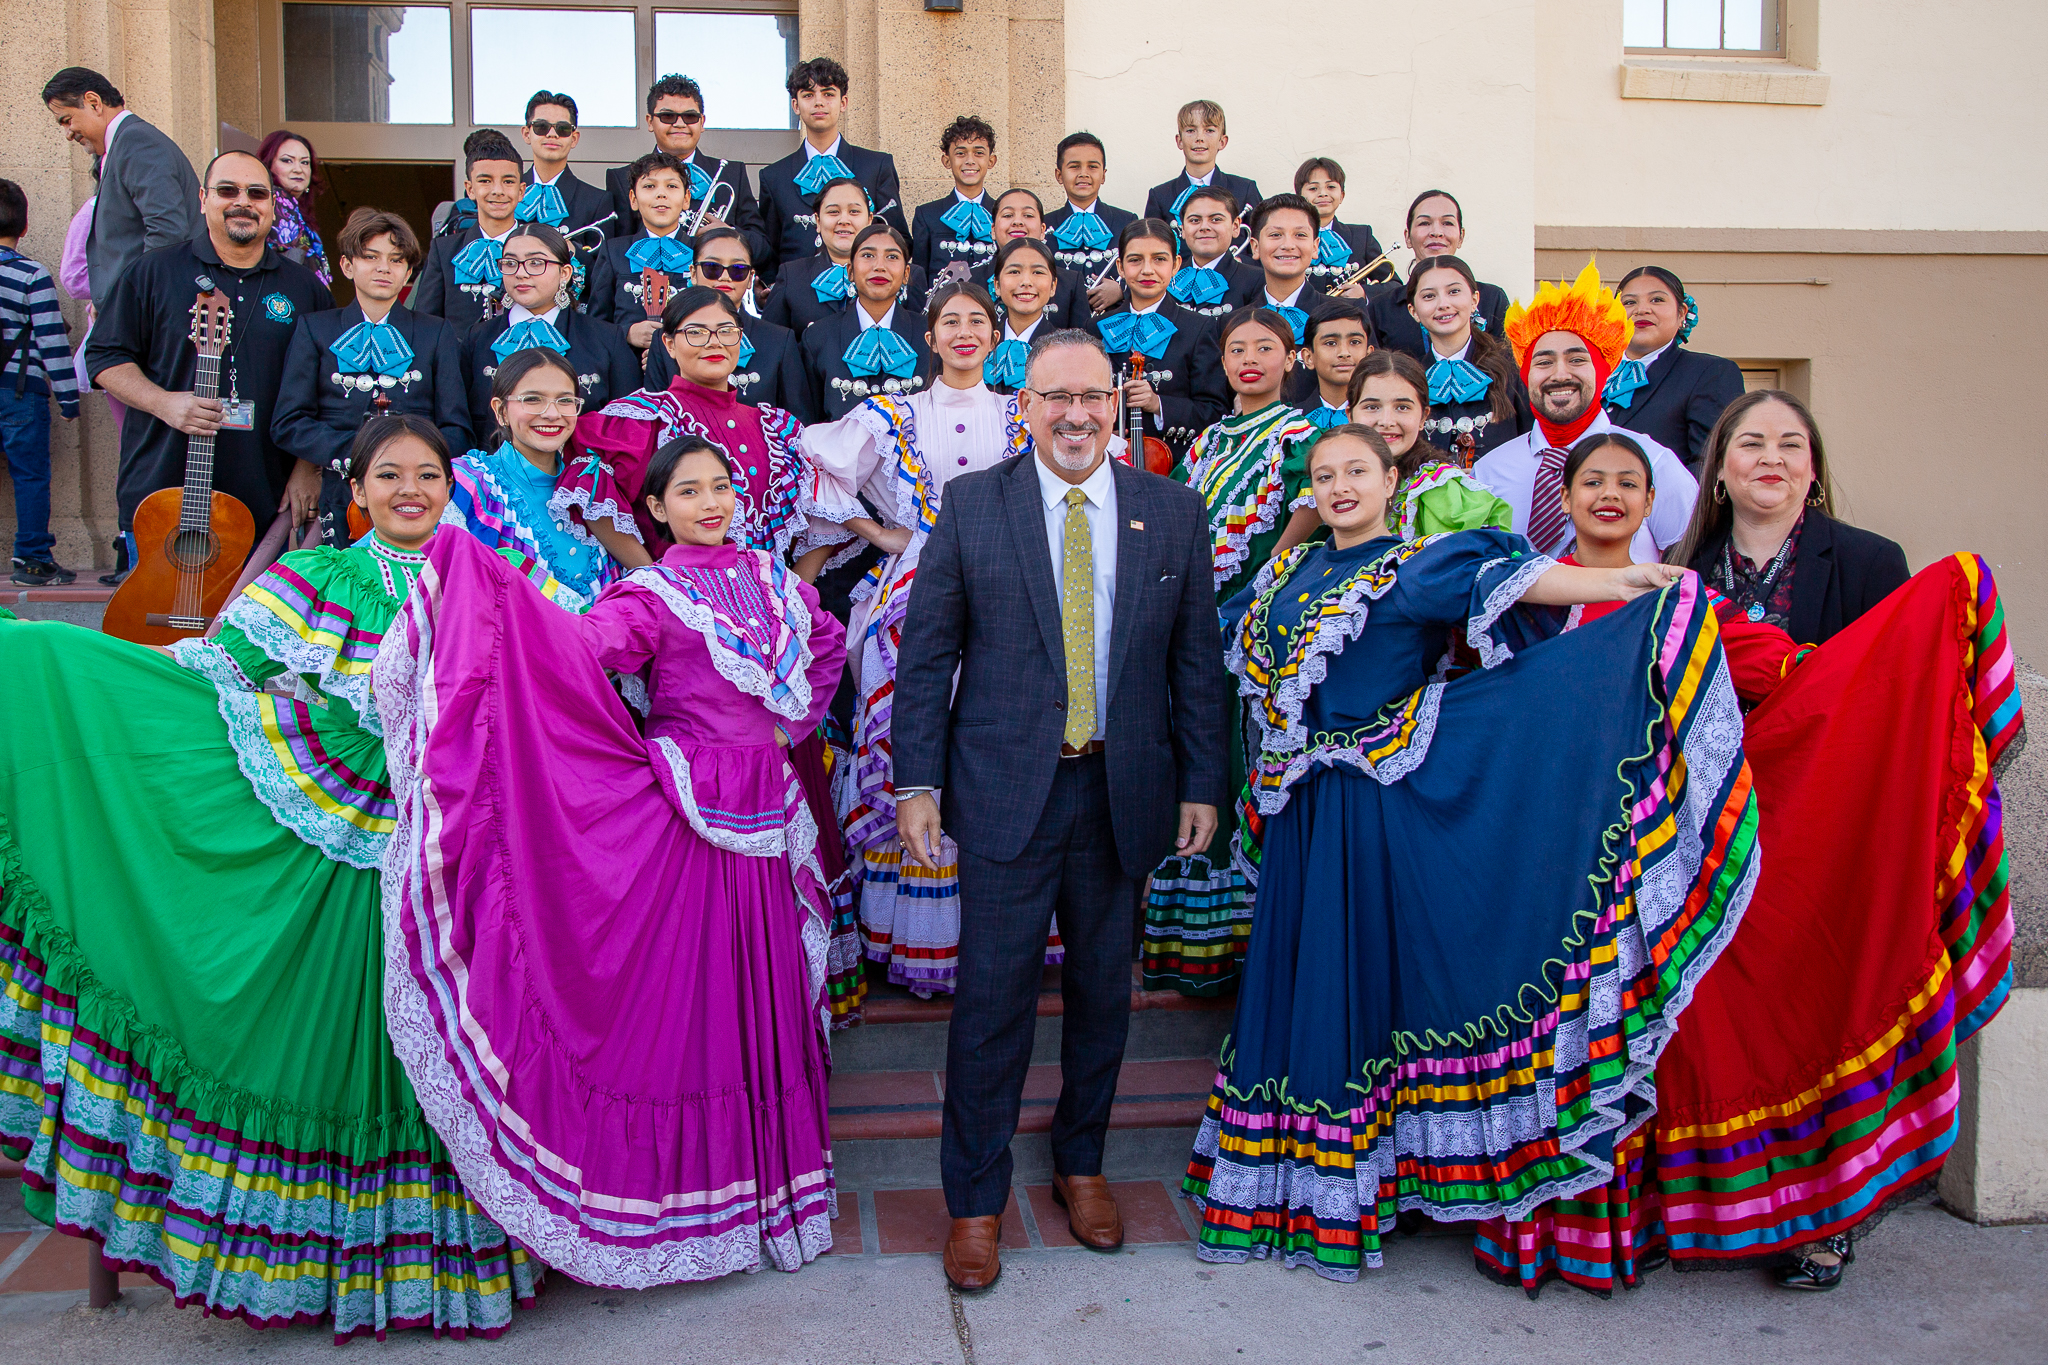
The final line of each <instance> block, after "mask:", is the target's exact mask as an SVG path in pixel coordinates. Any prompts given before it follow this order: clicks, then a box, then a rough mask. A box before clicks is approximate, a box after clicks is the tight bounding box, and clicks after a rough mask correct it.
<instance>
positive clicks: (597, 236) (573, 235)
mask: <svg viewBox="0 0 2048 1365" xmlns="http://www.w3.org/2000/svg"><path fill="white" fill-rule="evenodd" d="M618 216H619V215H618V214H616V213H607V214H606V215H605V216H604V217H602V218H600V219H598V220H597V221H596V222H594V223H585V224H584V225H583V226H582V227H580V228H577V229H576V230H575V231H574V232H565V233H563V234H562V240H563V241H565V242H567V243H568V244H569V245H570V246H572V247H575V248H576V249H577V250H578V251H584V252H589V251H595V250H597V249H598V248H599V247H601V246H603V245H604V225H605V224H606V223H610V222H615V221H617V219H618ZM579 237H588V238H590V245H589V246H584V245H582V244H581V243H579V242H578V241H577V240H576V239H577V238H579Z"/></svg>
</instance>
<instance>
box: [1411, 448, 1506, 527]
mask: <svg viewBox="0 0 2048 1365" xmlns="http://www.w3.org/2000/svg"><path fill="white" fill-rule="evenodd" d="M1402 492H1403V498H1402V503H1401V512H1400V524H1399V525H1398V526H1396V527H1394V528H1393V530H1394V533H1395V534H1396V535H1398V536H1400V537H1401V539H1403V540H1419V539H1421V538H1422V537H1423V536H1434V535H1442V534H1444V533H1446V532H1449V531H1477V530H1481V529H1487V528H1491V529H1493V530H1496V531H1506V530H1510V529H1512V528H1513V526H1514V517H1515V510H1514V509H1513V508H1512V507H1510V506H1508V505H1507V503H1505V502H1503V501H1502V500H1501V499H1500V498H1498V497H1496V496H1495V495H1494V493H1493V490H1492V489H1490V488H1488V487H1487V486H1486V485H1485V484H1483V483H1481V482H1479V480H1477V479H1475V478H1473V477H1472V476H1471V475H1470V474H1467V473H1466V472H1465V471H1464V470H1462V469H1460V468H1458V467H1457V466H1456V465H1454V464H1448V463H1434V464H1431V465H1428V466H1425V467H1424V468H1423V469H1421V470H1419V471H1417V472H1416V473H1415V474H1414V475H1413V476H1412V477H1411V486H1410V487H1409V488H1406V489H1403V490H1402Z"/></svg>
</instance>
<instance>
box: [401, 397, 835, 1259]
mask: <svg viewBox="0 0 2048 1365" xmlns="http://www.w3.org/2000/svg"><path fill="white" fill-rule="evenodd" d="M643 500H644V502H645V503H646V505H647V507H648V509H649V511H650V512H651V513H652V515H653V516H654V518H655V519H656V520H657V521H659V522H662V523H665V524H666V526H667V527H668V528H669V529H670V530H671V531H672V532H673V534H674V536H675V538H676V542H677V543H676V544H675V545H673V546H672V547H670V548H669V550H668V551H667V553H666V554H664V555H663V556H662V558H661V559H660V561H659V562H657V563H655V564H653V565H650V566H648V567H646V568H642V569H636V570H634V571H633V572H631V573H629V574H628V575H626V577H625V578H623V579H622V580H621V581H619V582H618V583H615V584H613V585H612V586H610V587H609V588H607V589H605V591H604V593H603V594H602V595H601V596H600V597H599V598H598V601H597V603H596V605H595V606H593V607H592V608H591V610H590V612H589V614H588V615H585V616H581V617H574V616H571V615H569V614H567V613H565V612H563V611H561V610H560V609H559V608H558V607H556V606H554V605H552V604H551V603H549V602H548V601H546V600H545V599H544V598H542V597H541V595H540V594H539V593H537V592H534V591H531V589H530V585H527V584H525V583H523V582H521V581H518V575H517V573H516V572H501V571H500V569H499V568H498V567H497V566H498V565H499V564H500V563H502V561H500V560H499V559H497V558H496V557H495V556H493V555H491V554H490V553H489V552H488V551H486V550H484V549H483V548H482V547H481V546H480V545H479V544H477V542H476V541H475V540H473V539H472V538H471V537H468V536H437V537H435V539H434V541H433V545H432V549H431V550H430V551H429V554H428V561H429V562H428V566H427V568H426V569H425V570H424V572H423V573H422V576H421V579H420V584H419V590H418V591H417V592H415V593H414V594H413V596H412V597H411V599H410V600H409V601H408V603H407V605H406V608H405V609H404V611H403V613H402V614H401V618H400V620H399V622H398V623H396V624H395V625H394V626H393V628H392V630H391V631H390V632H389V633H388V634H387V636H386V640H387V643H388V647H387V648H386V649H385V650H384V651H383V653H382V654H381V656H380V657H379V659H378V662H377V666H376V675H375V677H376V688H377V696H378V699H379V702H380V704H382V705H385V706H387V707H389V708H390V710H389V712H388V713H387V715H388V716H389V720H388V721H387V730H386V734H387V737H388V744H389V749H390V752H391V754H392V762H393V768H394V790H395V792H396V793H397V796H398V800H399V804H400V817H399V820H400V823H399V828H398V830H397V831H396V832H395V833H394V834H393V836H392V847H391V857H390V858H389V859H388V861H387V862H386V864H385V925H386V973H385V976H386V991H385V1004H386V1014H387V1020H388V1024H389V1032H390V1035H391V1039H392V1043H393V1046H394V1048H395V1049H396V1051H397V1053H398V1055H399V1058H400V1059H401V1060H402V1061H403V1062H404V1063H405V1066H406V1070H407V1073H408V1075H409V1077H410V1078H411V1080H412V1084H413V1088H414V1090H415V1091H416V1092H417V1094H418V1096H419V1099H420V1103H421V1105H422V1107H423V1108H424V1109H425V1110H426V1112H427V1114H428V1115H429V1117H430V1119H431V1121H432V1122H433V1124H434V1126H435V1128H436V1130H437V1131H438V1132H440V1133H442V1134H444V1135H445V1140H446V1142H447V1146H448V1148H449V1150H450V1153H451V1157H452V1160H453V1161H454V1163H455V1166H456V1168H457V1170H459V1171H461V1172H462V1173H463V1174H464V1177H465V1179H470V1180H474V1181H475V1182H476V1188H477V1193H476V1198H477V1200H478V1202H479V1203H481V1204H483V1205H484V1206H485V1207H486V1208H488V1209H489V1210H491V1211H492V1213H493V1214H494V1215H496V1216H499V1217H500V1220H501V1222H502V1224H503V1226H504V1227H505V1229H506V1231H507V1232H509V1233H510V1234H511V1235H512V1236H513V1237H515V1238H516V1239H518V1241H519V1242H520V1243H521V1244H523V1245H525V1246H527V1247H529V1248H531V1249H532V1251H533V1252H534V1254H536V1255H538V1256H539V1257H540V1258H541V1259H542V1260H544V1261H545V1262H546V1263H547V1264H549V1265H550V1266H554V1267H558V1268H560V1269H561V1270H564V1271H566V1272H567V1273H568V1274H570V1275H571V1276H573V1277H575V1278H576V1279H578V1280H581V1281H584V1282H585V1283H589V1284H603V1285H610V1286H616V1287H621V1288H643V1287H646V1286H648V1285H653V1284H660V1283H666V1282H671V1281H677V1280H696V1279H709V1278H712V1277H714V1276H718V1275H724V1274H727V1273H729V1272H732V1271H735V1270H754V1269H758V1268H759V1267H760V1266H761V1265H762V1264H764V1262H765V1263H766V1264H768V1265H772V1266H774V1267H775V1268H777V1269H780V1270H795V1269H797V1268H799V1267H800V1266H801V1265H802V1264H803V1263H804V1262H806V1261H808V1260H810V1259H812V1258H813V1257H815V1256H817V1255H819V1254H820V1253H822V1252H824V1251H826V1250H828V1249H829V1248H830V1247H831V1245H832V1233H831V1219H832V1218H833V1216H834V1215H835V1213H836V1211H837V1204H836V1198H835V1195H834V1186H833V1175H832V1158H831V1137H830V1133H829V1124H828V1119H827V1116H826V1083H827V1073H828V1065H827V1062H826V1052H825V1036H826V1023H825V958H826V942H827V934H828V930H829V915H830V909H829V905H828V902H827V898H826V895H825V888H824V879H823V877H822V875H821V873H820V870H819V863H818V858H817V846H818V837H819V831H818V828H817V825H816V822H815V821H814V820H813V819H812V817H811V814H810V810H809V807H808V805H807V804H806V802H805V799H804V794H803V790H802V787H801V785H800V783H799V782H798V779H797V775H796V772H795V770H794V769H793V768H792V766H791V764H790V759H789V748H790V746H791V745H792V744H794V743H797V742H799V741H801V740H802V739H803V738H804V737H805V736H807V735H809V734H810V733H811V731H812V730H813V729H814V728H815V727H816V725H817V722H818V719H819V717H820V716H821V715H823V713H824V711H825V709H826V707H827V706H828V705H829V703H830V701H831V698H832V693H833V690H834V688H836V687H837V686H838V683H839V675H840V671H841V669H842V667H843V665H844V663H845V635H844V630H843V628H842V627H841V626H840V624H839V622H838V621H837V620H836V619H834V618H833V617H832V616H831V615H830V614H829V613H827V612H824V611H822V610H820V609H819V607H818V599H817V594H816V593H815V592H814V591H813V590H812V589H811V587H810V586H809V585H808V584H805V583H802V582H801V581H799V580H798V578H797V577H796V575H795V573H794V572H792V571H791V570H789V569H788V568H787V567H786V566H785V565H784V564H783V563H782V562H781V560H780V559H779V558H778V557H776V556H775V555H773V554H771V553H768V552H765V551H761V550H755V549H746V548H741V547H739V546H736V545H734V544H731V543H730V542H728V541H727V539H726V533H727V529H728V527H729V526H730V524H731V521H732V516H733V507H734V502H735V496H734V492H733V485H732V477H731V469H730V467H729V466H728V465H727V463H726V460H725V457H724V456H723V455H722V454H720V453H719V452H718V451H717V450H716V448H715V447H713V446H712V445H711V444H710V443H709V442H707V441H705V440H703V439H701V438H697V437H684V438H682V439H679V440H677V441H674V442H671V443H669V444H668V445H666V446H664V447H662V449H661V450H660V451H658V452H656V454H655V458H654V460H653V462H652V464H651V465H650V466H649V469H648V474H647V480H646V486H645V493H644V495H643ZM506 568H507V569H508V570H509V569H510V566H509V565H508V566H506ZM607 669H611V670H613V671H615V672H617V673H619V674H621V675H630V676H633V677H635V678H637V679H638V681H639V683H640V684H641V686H642V687H644V689H645V691H646V694H647V697H648V701H649V708H648V718H647V722H646V731H645V735H644V737H643V735H642V734H641V733H640V732H639V731H637V730H636V729H635V728H634V725H633V722H632V720H631V719H630V717H629V716H628V714H627V711H626V709H625V707H624V705H623V704H622V703H621V702H620V701H619V699H618V696H617V695H616V693H614V691H613V690H612V688H611V686H610V685H609V684H608V683H607V681H606V676H605V670H607Z"/></svg>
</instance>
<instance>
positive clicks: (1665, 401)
mask: <svg viewBox="0 0 2048 1365" xmlns="http://www.w3.org/2000/svg"><path fill="white" fill-rule="evenodd" d="M1646 377H1647V378H1648V379H1649V381H1650V382H1649V384H1648V386H1647V387H1644V388H1640V389H1637V390H1636V391H1635V393H1634V394H1633V395H1632V399H1631V401H1630V403H1629V405H1628V406H1627V407H1625V408H1618V407H1616V406H1614V405H1613V404H1612V403H1609V404H1608V405H1607V419H1608V420H1609V421H1611V422H1613V423H1614V425H1616V426H1618V427H1627V428H1628V429H1629V430H1630V431H1640V432H1641V433H1643V435H1645V436H1647V437H1649V438H1650V439H1651V440H1653V441H1656V442H1658V443H1659V444H1661V445H1662V446H1663V447H1664V448H1665V449H1666V450H1669V451H1671V452H1672V453H1673V454H1675V455H1677V456H1678V458H1679V459H1681V460H1684V461H1685V463H1686V465H1687V466H1688V467H1690V468H1691V469H1692V470H1693V472H1695V473H1697V472H1698V471H1699V467H1700V460H1701V459H1702V457H1704V456H1705V455H1706V453H1707V437H1709V436H1711V435H1712V434H1713V432H1714V423H1716V422H1718V421H1720V420H1721V410H1722V409H1723V408H1725V407H1727V406H1728V405H1729V404H1730V403H1732V402H1734V401H1735V400H1736V399H1738V398H1740V397H1742V371H1741V370H1739V369H1737V368H1736V367H1735V362H1734V361H1732V360H1724V359H1722V358H1721V357H1720V356H1717V355H1707V354H1706V353H1704V352H1702V351H1688V350H1686V349H1685V348H1684V347H1683V346H1678V345H1672V346H1667V347H1665V348H1664V354H1662V355H1660V356H1658V357H1657V358H1656V359H1655V360H1653V361H1651V362H1650V368H1649V370H1648V371H1646Z"/></svg>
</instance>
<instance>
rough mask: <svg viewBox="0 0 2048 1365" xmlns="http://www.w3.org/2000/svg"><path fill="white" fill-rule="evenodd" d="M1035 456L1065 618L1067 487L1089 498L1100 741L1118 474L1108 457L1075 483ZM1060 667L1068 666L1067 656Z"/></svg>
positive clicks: (1085, 506)
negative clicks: (1063, 570)
mask: <svg viewBox="0 0 2048 1365" xmlns="http://www.w3.org/2000/svg"><path fill="white" fill-rule="evenodd" d="M1030 459H1031V464H1032V467H1033V468H1034V469H1036V470H1037V471H1038V492H1039V494H1040V496H1041V497H1043V498H1044V499H1045V539H1046V544H1047V546H1048V547H1049V548H1050V549H1051V550H1052V582H1053V588H1054V590H1055V591H1056V592H1057V593H1058V594H1059V596H1060V606H1061V612H1062V616H1061V619H1062V620H1064V619H1065V615H1064V613H1065V609H1066V602H1065V599H1066V591H1067V590H1066V584H1065V583H1064V582H1062V581H1061V579H1062V577H1063V575H1062V574H1061V573H1060V565H1061V564H1063V563H1065V562H1066V546H1067V490H1068V489H1070V488H1079V489H1080V490H1081V492H1082V493H1084V494H1085V495H1086V496H1087V499H1088V500H1087V501H1086V502H1084V503H1082V504H1081V515H1082V516H1083V517H1084V518H1086V519H1087V522H1088V539H1089V549H1090V556H1091V558H1092V560H1093V562H1094V568H1095V733H1094V734H1093V735H1091V736H1090V738H1091V739H1101V738H1102V737H1103V725H1102V720H1103V715H1104V713H1105V712H1107V711H1108V709H1109V628H1110V622H1111V621H1112V620H1113V619H1114V615H1113V613H1114V612H1115V610H1116V533H1117V520H1116V474H1115V472H1114V471H1113V470H1111V468H1110V459H1109V457H1108V456H1106V455H1105V456H1104V457H1103V459H1102V462H1101V463H1100V464H1098V465H1096V466H1095V472H1094V473H1092V474H1090V475H1089V476H1088V477H1087V478H1086V479H1085V480H1083V481H1082V482H1081V483H1079V484H1071V483H1068V482H1067V481H1066V480H1065V479H1063V478H1061V477H1060V476H1059V475H1057V474H1055V473H1053V472H1052V471H1051V470H1050V469H1047V468H1046V467H1045V461H1044V460H1042V459H1040V458H1038V457H1037V456H1036V455H1034V456H1031V457H1030ZM1060 666H1061V668H1062V669H1064V668H1065V666H1066V661H1065V660H1064V659H1062V660H1060Z"/></svg>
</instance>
